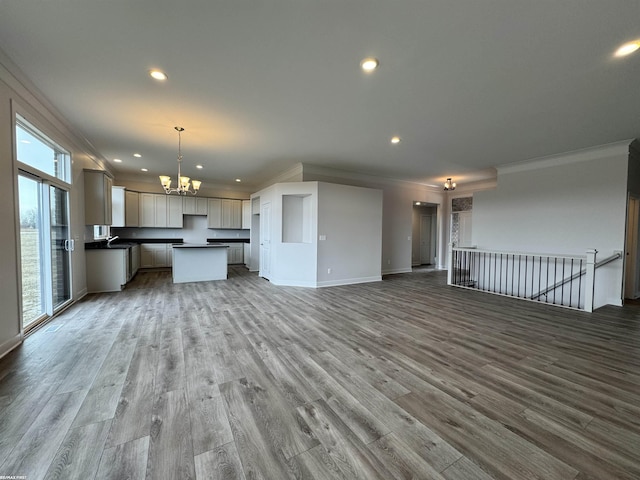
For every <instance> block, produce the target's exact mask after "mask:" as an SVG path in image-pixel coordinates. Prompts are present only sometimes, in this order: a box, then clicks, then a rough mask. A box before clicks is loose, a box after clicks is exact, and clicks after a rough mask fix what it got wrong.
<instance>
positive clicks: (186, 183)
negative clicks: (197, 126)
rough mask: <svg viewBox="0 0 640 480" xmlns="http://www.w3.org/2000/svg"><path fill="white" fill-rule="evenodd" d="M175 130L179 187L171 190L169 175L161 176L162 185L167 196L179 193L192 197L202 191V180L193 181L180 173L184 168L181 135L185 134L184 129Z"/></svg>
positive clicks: (177, 128)
mask: <svg viewBox="0 0 640 480" xmlns="http://www.w3.org/2000/svg"><path fill="white" fill-rule="evenodd" d="M175 129H176V131H177V132H178V186H177V187H175V188H171V177H169V176H168V175H160V183H161V184H162V188H164V192H165V193H166V194H167V195H169V194H171V193H177V194H178V195H186V194H187V193H190V194H192V195H196V194H197V193H198V190H200V185H201V184H202V182H201V181H200V180H191V179H190V178H189V177H183V176H182V173H181V171H180V167H181V166H182V144H181V137H180V134H181V133H182V132H184V128H182V127H175ZM191 188H193V190H191Z"/></svg>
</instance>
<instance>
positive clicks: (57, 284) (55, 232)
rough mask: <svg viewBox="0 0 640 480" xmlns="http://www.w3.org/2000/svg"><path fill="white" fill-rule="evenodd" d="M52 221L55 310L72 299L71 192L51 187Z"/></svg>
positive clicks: (52, 287)
mask: <svg viewBox="0 0 640 480" xmlns="http://www.w3.org/2000/svg"><path fill="white" fill-rule="evenodd" d="M49 212H50V221H51V293H52V296H53V301H52V305H53V310H54V311H56V310H57V309H58V308H60V307H61V306H63V305H64V304H65V303H67V302H68V301H69V300H70V299H71V248H72V246H73V240H71V235H70V234H69V192H67V191H66V190H63V189H61V188H58V187H55V186H53V185H50V186H49Z"/></svg>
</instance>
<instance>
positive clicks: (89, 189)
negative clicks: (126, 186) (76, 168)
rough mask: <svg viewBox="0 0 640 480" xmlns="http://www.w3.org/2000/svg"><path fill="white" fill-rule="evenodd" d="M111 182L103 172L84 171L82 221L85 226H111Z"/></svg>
mask: <svg viewBox="0 0 640 480" xmlns="http://www.w3.org/2000/svg"><path fill="white" fill-rule="evenodd" d="M111 187H113V180H112V178H111V177H110V176H109V174H107V172H105V171H103V170H85V171H84V220H85V224H86V225H111V223H112V215H111V211H112V210H111V209H112V205H111V203H112V202H111Z"/></svg>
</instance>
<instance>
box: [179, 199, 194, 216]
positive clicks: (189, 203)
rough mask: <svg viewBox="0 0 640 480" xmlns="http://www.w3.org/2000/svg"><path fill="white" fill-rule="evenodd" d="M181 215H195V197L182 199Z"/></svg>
mask: <svg viewBox="0 0 640 480" xmlns="http://www.w3.org/2000/svg"><path fill="white" fill-rule="evenodd" d="M182 213H183V214H184V215H195V214H196V197H182Z"/></svg>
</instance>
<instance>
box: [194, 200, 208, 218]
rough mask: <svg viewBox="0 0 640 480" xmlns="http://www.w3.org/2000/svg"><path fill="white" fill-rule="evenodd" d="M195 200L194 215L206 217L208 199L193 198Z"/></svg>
mask: <svg viewBox="0 0 640 480" xmlns="http://www.w3.org/2000/svg"><path fill="white" fill-rule="evenodd" d="M195 198H196V215H206V214H207V212H208V211H209V203H208V200H209V199H208V198H206V197H195Z"/></svg>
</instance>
